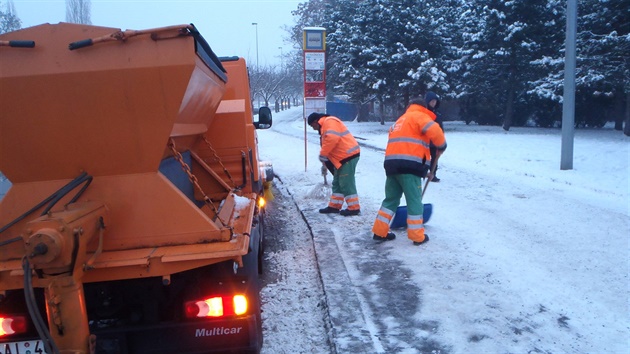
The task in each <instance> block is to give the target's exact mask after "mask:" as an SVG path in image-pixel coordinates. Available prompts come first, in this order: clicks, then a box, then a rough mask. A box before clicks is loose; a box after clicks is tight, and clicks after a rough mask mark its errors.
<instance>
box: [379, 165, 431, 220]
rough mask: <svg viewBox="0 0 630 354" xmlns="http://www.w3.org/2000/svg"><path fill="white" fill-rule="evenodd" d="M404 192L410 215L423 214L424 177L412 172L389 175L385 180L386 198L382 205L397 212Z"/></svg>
mask: <svg viewBox="0 0 630 354" xmlns="http://www.w3.org/2000/svg"><path fill="white" fill-rule="evenodd" d="M403 193H404V194H405V199H406V200H407V214H408V215H422V213H423V212H424V205H423V204H422V178H421V177H418V176H416V175H412V174H399V175H391V176H387V180H386V181H385V199H384V200H383V203H382V204H381V206H382V207H384V208H387V209H389V210H392V211H393V212H396V209H397V208H398V206H399V205H400V198H401V197H402V195H403Z"/></svg>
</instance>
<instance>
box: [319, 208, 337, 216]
mask: <svg viewBox="0 0 630 354" xmlns="http://www.w3.org/2000/svg"><path fill="white" fill-rule="evenodd" d="M319 212H320V213H321V214H338V213H339V209H335V208H332V207H329V206H327V207H325V208H324V209H319Z"/></svg>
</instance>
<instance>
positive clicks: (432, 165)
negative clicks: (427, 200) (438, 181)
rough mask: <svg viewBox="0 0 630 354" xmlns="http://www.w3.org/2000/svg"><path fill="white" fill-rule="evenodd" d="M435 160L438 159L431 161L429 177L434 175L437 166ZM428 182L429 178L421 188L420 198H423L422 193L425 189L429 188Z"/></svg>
mask: <svg viewBox="0 0 630 354" xmlns="http://www.w3.org/2000/svg"><path fill="white" fill-rule="evenodd" d="M437 160H438V158H437V157H436V158H435V160H433V161H431V172H430V173H429V174H430V175H431V176H433V174H434V173H435V167H436V166H437ZM429 182H431V181H430V180H429V177H427V181H426V182H425V183H424V188H422V197H424V192H426V190H427V187H428V186H429Z"/></svg>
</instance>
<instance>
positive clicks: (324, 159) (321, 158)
mask: <svg viewBox="0 0 630 354" xmlns="http://www.w3.org/2000/svg"><path fill="white" fill-rule="evenodd" d="M319 161H321V162H322V163H324V162H326V161H328V158H327V157H326V156H324V155H319Z"/></svg>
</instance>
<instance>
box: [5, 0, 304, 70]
mask: <svg viewBox="0 0 630 354" xmlns="http://www.w3.org/2000/svg"><path fill="white" fill-rule="evenodd" d="M301 2H304V1H297V0H196V1H191V0H177V1H175V0H169V1H160V0H135V1H127V0H124V1H123V0H92V2H91V3H92V12H91V20H92V24H94V25H98V26H105V27H115V28H121V29H123V30H125V29H137V30H140V29H147V28H154V27H163V26H171V25H178V24H186V23H193V24H194V25H195V26H197V28H198V29H199V32H201V34H202V35H203V36H204V37H205V38H206V40H207V41H208V43H209V44H210V46H211V47H212V49H213V50H214V51H215V52H216V54H217V55H218V56H231V55H236V56H241V57H244V58H245V59H246V60H248V62H250V63H251V64H255V63H256V59H257V55H256V29H258V58H259V60H260V65H280V53H281V52H284V53H286V52H288V51H290V50H291V49H292V44H288V43H285V38H287V37H288V33H287V32H286V31H285V30H284V29H283V26H284V25H287V26H291V25H293V23H294V20H293V16H292V15H291V11H293V10H295V9H296V8H297V6H298V4H299V3H301ZM0 3H1V4H2V5H3V6H4V5H5V4H6V3H7V1H6V0H5V1H0ZM13 3H14V5H15V10H16V12H17V16H18V17H19V18H20V20H22V27H31V26H36V25H39V24H42V23H52V24H55V23H58V22H65V20H66V3H65V0H13ZM252 23H257V24H258V25H256V26H254V25H252ZM279 47H282V50H281V49H279Z"/></svg>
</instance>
